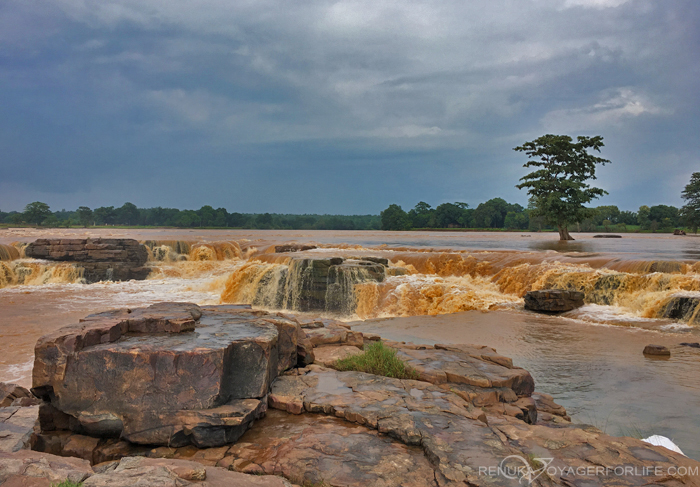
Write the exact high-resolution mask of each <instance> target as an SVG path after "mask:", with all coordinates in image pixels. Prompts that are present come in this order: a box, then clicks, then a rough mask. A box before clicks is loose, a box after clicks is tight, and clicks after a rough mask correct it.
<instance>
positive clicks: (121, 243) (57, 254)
mask: <svg viewBox="0 0 700 487" xmlns="http://www.w3.org/2000/svg"><path fill="white" fill-rule="evenodd" d="M25 255H26V256H27V257H32V258H35V259H44V260H53V261H59V262H72V263H75V265H76V266H77V267H80V268H82V269H83V278H84V279H85V281H87V282H98V281H127V280H129V279H145V278H146V277H148V274H149V272H150V269H149V268H148V267H145V266H144V264H145V263H146V261H147V260H148V250H147V249H146V247H145V246H143V245H141V244H140V243H139V242H138V241H136V240H133V239H122V238H119V239H116V238H97V239H78V238H72V239H39V240H36V241H35V242H33V243H30V244H29V245H27V247H26V249H25Z"/></svg>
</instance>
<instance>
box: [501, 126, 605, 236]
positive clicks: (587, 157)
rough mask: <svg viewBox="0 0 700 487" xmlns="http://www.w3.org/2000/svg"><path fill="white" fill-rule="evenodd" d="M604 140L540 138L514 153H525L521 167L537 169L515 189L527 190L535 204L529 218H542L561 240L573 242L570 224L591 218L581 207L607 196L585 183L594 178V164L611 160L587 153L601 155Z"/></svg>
mask: <svg viewBox="0 0 700 487" xmlns="http://www.w3.org/2000/svg"><path fill="white" fill-rule="evenodd" d="M603 146H604V144H603V137H601V136H599V135H598V136H595V137H585V136H579V137H577V142H573V141H572V139H571V137H569V136H568V135H551V134H547V135H543V136H542V137H539V138H537V139H535V140H533V141H531V142H525V143H524V144H523V145H522V146H520V147H516V148H514V149H513V150H515V151H518V152H525V153H526V154H527V156H528V158H529V160H528V162H527V163H526V164H524V165H523V167H536V168H538V169H537V170H536V171H533V172H531V173H530V174H527V175H525V176H523V177H522V178H520V181H522V183H520V184H518V185H516V188H518V189H523V188H528V190H527V193H528V194H529V195H530V197H531V198H532V199H533V201H534V210H533V212H532V213H531V216H535V217H537V216H541V217H543V218H544V219H545V221H546V222H547V223H549V224H551V225H555V226H556V227H557V229H558V230H559V239H560V240H573V238H572V237H571V235H569V228H568V227H569V225H572V224H574V223H577V222H580V221H581V220H583V219H585V218H588V217H590V212H591V210H590V209H589V208H586V207H585V206H584V205H585V204H587V203H590V202H591V201H592V200H593V199H594V198H599V197H600V196H603V195H605V194H608V193H607V192H606V191H605V190H603V189H601V188H592V187H590V185H588V184H587V183H586V181H588V180H590V179H595V178H596V177H595V170H596V165H597V164H601V165H605V164H606V163H609V162H610V161H609V160H607V159H603V158H601V157H596V156H594V155H592V154H589V153H588V150H589V149H592V150H595V151H598V152H600V148H601V147H603Z"/></svg>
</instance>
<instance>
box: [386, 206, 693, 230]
mask: <svg viewBox="0 0 700 487" xmlns="http://www.w3.org/2000/svg"><path fill="white" fill-rule="evenodd" d="M531 212H532V209H528V208H524V207H523V206H521V205H519V204H517V203H515V204H511V203H508V202H507V201H506V200H504V199H503V198H493V199H490V200H488V201H486V202H484V203H481V204H479V206H477V207H476V208H470V207H469V205H468V204H466V203H460V202H456V203H443V204H441V205H439V206H437V207H436V208H432V207H431V206H430V205H429V204H428V203H426V202H424V201H421V202H419V203H418V204H417V205H416V206H415V207H414V208H412V209H411V210H409V211H404V210H403V208H401V207H400V206H399V205H395V204H394V205H390V206H389V207H388V208H387V209H385V210H384V211H382V212H381V215H380V216H381V223H382V230H412V229H432V228H441V229H442V228H469V229H503V230H528V231H532V232H540V231H543V230H554V227H551V226H548V225H545V223H544V218H542V217H534V216H531ZM588 213H589V215H590V216H589V218H586V219H584V220H583V221H581V222H578V223H577V224H576V226H575V227H574V228H573V229H572V230H574V231H580V232H599V231H608V232H609V231H618V232H626V231H640V230H643V231H652V232H656V231H661V232H667V231H673V230H674V229H675V228H677V227H679V226H681V225H682V224H683V222H682V219H681V212H680V209H678V208H676V207H675V206H667V205H655V206H651V207H649V206H640V207H639V210H638V211H636V212H635V211H628V210H622V211H621V210H620V209H619V208H618V207H617V206H614V205H607V206H598V207H596V208H590V211H589V212H588Z"/></svg>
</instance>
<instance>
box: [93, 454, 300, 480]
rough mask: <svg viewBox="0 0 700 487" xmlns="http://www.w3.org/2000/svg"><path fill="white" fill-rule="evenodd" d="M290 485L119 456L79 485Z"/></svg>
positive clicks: (198, 466)
mask: <svg viewBox="0 0 700 487" xmlns="http://www.w3.org/2000/svg"><path fill="white" fill-rule="evenodd" d="M188 485H196V486H198V487H232V486H235V487H291V485H292V484H290V483H289V482H288V481H287V480H285V479H283V478H280V477H273V476H262V477H261V476H256V475H246V474H242V473H238V472H230V471H228V470H225V469H223V468H217V467H202V465H201V464H199V463H195V462H190V461H187V460H174V459H153V458H142V457H128V458H123V459H122V460H121V461H120V462H118V463H117V462H115V463H114V464H113V465H111V466H109V467H107V468H105V469H104V471H103V472H101V473H97V474H95V475H92V476H91V477H90V478H88V479H87V480H86V481H85V482H84V483H83V487H185V486H188Z"/></svg>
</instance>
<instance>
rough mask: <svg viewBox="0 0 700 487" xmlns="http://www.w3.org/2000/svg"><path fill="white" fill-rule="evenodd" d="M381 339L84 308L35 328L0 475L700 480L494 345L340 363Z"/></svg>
mask: <svg viewBox="0 0 700 487" xmlns="http://www.w3.org/2000/svg"><path fill="white" fill-rule="evenodd" d="M376 340H380V337H378V336H376V335H369V334H362V333H360V332H357V331H354V330H352V328H351V327H350V326H348V325H346V324H344V323H341V322H338V321H334V320H328V319H322V320H321V319H319V320H317V319H302V318H300V317H298V316H292V315H287V314H283V313H277V314H273V313H268V312H263V311H256V310H253V309H251V308H250V307H249V306H245V305H227V306H202V307H200V306H196V305H193V304H187V303H161V304H158V305H154V306H151V307H148V308H143V309H134V310H129V309H123V310H116V311H110V312H106V313H100V314H96V315H92V316H89V317H87V318H86V319H85V320H82V321H81V322H80V323H78V324H75V325H72V326H69V327H66V328H63V329H61V330H59V331H57V332H56V333H53V334H51V335H47V336H45V337H43V338H42V339H41V340H40V341H39V342H38V343H37V347H36V362H35V367H34V379H33V380H34V388H33V389H32V392H33V393H34V394H35V395H36V396H38V397H39V398H40V399H41V400H43V401H44V402H43V403H42V404H41V406H28V407H22V406H21V405H20V403H22V401H24V402H26V401H27V399H31V400H34V401H38V400H39V399H37V398H34V397H33V396H31V394H29V393H25V392H22V391H18V390H15V389H14V388H12V387H8V388H4V390H11V392H9V393H7V394H6V397H9V398H11V399H12V404H15V405H14V406H11V407H8V408H4V409H0V419H1V418H5V419H4V420H3V422H2V423H0V428H2V429H0V437H3V436H4V435H5V436H6V435H7V433H6V432H8V431H10V430H12V431H13V432H14V435H15V436H14V437H13V438H14V440H17V441H14V440H12V441H9V442H6V443H1V442H0V452H4V453H0V485H2V484H3V482H7V481H9V482H10V483H9V484H8V485H42V486H46V487H49V486H50V485H52V483H58V482H60V481H62V480H64V479H70V480H73V481H75V482H79V481H83V482H84V484H83V485H84V486H85V487H90V486H92V487H100V486H107V485H109V486H129V487H131V486H134V485H163V486H186V485H190V484H196V485H201V486H204V485H211V486H219V485H221V486H223V485H240V486H261V487H263V486H269V487H278V486H279V487H282V486H290V485H318V486H346V487H355V486H356V487H366V486H367V485H372V486H380V487H394V486H395V487H399V486H411V487H423V486H430V487H442V486H462V487H466V486H481V485H483V486H486V485H489V486H491V485H508V486H511V485H512V486H515V485H523V483H522V481H530V482H533V485H561V486H567V487H571V486H597V485H639V486H641V485H646V484H650V483H658V482H663V484H664V485H666V486H674V487H675V486H681V485H684V486H700V477H698V476H694V475H692V474H689V475H686V474H685V473H684V474H679V473H678V472H679V471H680V472H693V470H692V469H697V468H699V467H700V463H698V462H695V461H693V460H690V459H688V458H685V457H684V456H682V455H680V454H678V453H674V452H671V451H669V450H666V449H665V448H662V447H657V446H652V445H650V444H647V443H644V442H642V441H641V440H638V439H633V438H613V437H610V436H608V435H606V434H604V433H603V432H601V431H599V430H597V429H596V428H594V427H592V426H586V425H575V424H572V423H571V422H570V418H569V417H568V415H567V413H566V410H565V409H564V408H563V407H562V406H560V405H558V404H556V402H555V401H554V400H553V399H552V397H551V396H548V395H546V394H542V393H538V392H535V382H534V380H533V378H532V376H531V375H530V374H529V373H528V372H527V371H526V370H524V369H522V368H519V367H517V366H515V365H514V364H513V363H512V360H511V359H509V358H508V357H504V356H502V355H500V354H498V353H497V352H496V350H494V349H492V348H489V347H485V346H476V345H434V346H426V345H420V344H418V345H416V344H412V343H398V342H392V341H388V340H384V341H383V342H384V344H385V345H386V346H388V347H391V348H393V349H394V350H395V352H396V355H397V357H398V358H400V359H401V360H403V361H404V362H405V363H406V364H407V365H408V366H409V367H411V368H413V369H414V370H415V372H416V374H415V376H416V377H417V379H416V380H413V379H410V380H409V379H395V378H389V377H383V376H377V375H372V374H367V373H363V372H353V371H346V372H340V371H338V370H335V369H333V368H332V367H333V365H334V364H335V360H336V358H339V357H345V356H351V355H358V354H360V353H362V350H361V349H362V347H363V346H364V344H366V343H369V342H372V341H376ZM30 396H31V397H30ZM268 408H269V410H268ZM10 410H11V411H10ZM2 414H4V416H2ZM12 418H15V420H12ZM28 448H33V449H34V450H36V451H29V450H28ZM57 455H58V456H57ZM62 457H74V458H62ZM540 461H547V462H549V463H547V466H549V467H551V468H548V469H546V471H540V470H538V469H539V467H538V463H537V462H540ZM504 468H510V469H511V470H510V474H508V471H506V472H505V474H504V470H503V469H504ZM620 468H622V472H623V473H620V470H619V469H620ZM682 468H684V469H685V470H681V469H682ZM499 469H500V470H499ZM523 469H524V470H523ZM587 469H588V470H587ZM591 469H593V470H591ZM625 469H627V470H625ZM629 469H633V471H634V473H633V474H628V473H626V472H628V471H629ZM513 472H516V473H513ZM517 472H520V473H517ZM533 472H534V474H533ZM538 472H539V475H536V477H535V474H537V473H538ZM588 472H593V473H592V474H589V473H588ZM658 472H662V473H663V472H668V473H669V475H667V476H664V477H663V478H662V477H659V475H658ZM670 472H676V473H675V474H670ZM249 474H255V475H249ZM533 477H534V478H533ZM523 479H524V480H523Z"/></svg>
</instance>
